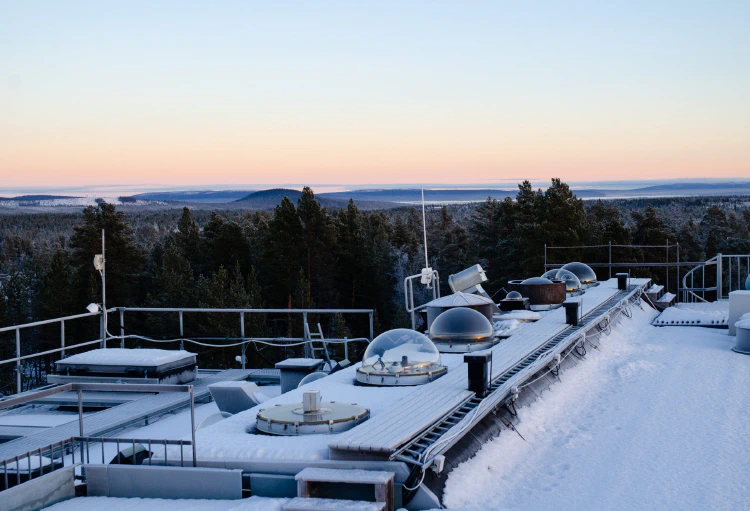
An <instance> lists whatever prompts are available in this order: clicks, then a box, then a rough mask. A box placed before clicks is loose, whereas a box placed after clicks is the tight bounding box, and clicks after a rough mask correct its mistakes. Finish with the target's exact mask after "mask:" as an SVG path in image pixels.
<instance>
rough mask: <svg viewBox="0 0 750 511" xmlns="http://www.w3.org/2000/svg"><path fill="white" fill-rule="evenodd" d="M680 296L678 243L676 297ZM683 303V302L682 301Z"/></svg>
mask: <svg viewBox="0 0 750 511" xmlns="http://www.w3.org/2000/svg"><path fill="white" fill-rule="evenodd" d="M679 296H680V242H679V241H678V242H677V297H678V298H679ZM683 301H684V300H683Z"/></svg>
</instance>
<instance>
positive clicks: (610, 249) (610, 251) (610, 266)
mask: <svg viewBox="0 0 750 511" xmlns="http://www.w3.org/2000/svg"><path fill="white" fill-rule="evenodd" d="M609 278H610V279H611V278H612V240H609Z"/></svg>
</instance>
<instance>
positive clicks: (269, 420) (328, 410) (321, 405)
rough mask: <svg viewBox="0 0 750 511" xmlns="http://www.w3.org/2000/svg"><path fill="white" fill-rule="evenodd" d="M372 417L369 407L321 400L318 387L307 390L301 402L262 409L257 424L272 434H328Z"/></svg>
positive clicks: (258, 428) (258, 429) (260, 429)
mask: <svg viewBox="0 0 750 511" xmlns="http://www.w3.org/2000/svg"><path fill="white" fill-rule="evenodd" d="M369 417H370V410H368V409H367V408H365V407H363V406H359V405H357V404H349V403H336V402H333V401H330V402H325V401H321V398H320V391H319V390H308V391H306V392H305V393H304V394H303V395H302V403H290V404H286V405H276V406H273V407H271V408H266V409H265V410H260V411H259V412H258V416H257V420H256V424H255V427H256V430H257V431H260V432H261V433H267V434H269V435H282V436H297V435H321V434H322V435H326V434H332V433H341V432H342V431H347V430H349V429H351V428H353V427H354V426H356V425H357V424H360V423H362V422H364V421H366V420H367V419H368V418H369Z"/></svg>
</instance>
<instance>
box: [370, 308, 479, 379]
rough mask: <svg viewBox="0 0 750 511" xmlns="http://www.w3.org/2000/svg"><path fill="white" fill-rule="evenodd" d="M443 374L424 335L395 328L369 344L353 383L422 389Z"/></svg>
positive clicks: (438, 358) (433, 349)
mask: <svg viewBox="0 0 750 511" xmlns="http://www.w3.org/2000/svg"><path fill="white" fill-rule="evenodd" d="M468 310H472V309H468ZM472 312H476V311H474V310H472ZM476 313H477V314H479V315H480V316H482V314H480V313H478V312H476ZM443 314H446V313H443ZM441 316H442V314H441ZM438 317H440V316H438ZM482 318H484V316H482ZM446 372H448V369H447V368H446V367H444V366H442V365H440V352H439V351H438V349H437V348H436V347H435V344H433V342H432V341H431V340H430V339H429V338H428V337H427V336H426V335H424V334H421V333H419V332H417V331H416V330H409V329H407V328H397V329H395V330H389V331H387V332H384V333H382V334H380V335H379V336H377V337H376V338H375V339H374V340H373V341H372V342H371V343H370V345H369V346H368V347H367V350H365V356H364V358H363V359H362V366H361V367H359V368H357V381H358V382H359V383H362V384H365V385H380V386H403V385H422V384H424V383H429V382H431V381H433V380H435V379H436V378H439V377H441V376H443V375H444V374H445V373H446Z"/></svg>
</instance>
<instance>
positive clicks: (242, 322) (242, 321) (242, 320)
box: [240, 312, 247, 369]
mask: <svg viewBox="0 0 750 511" xmlns="http://www.w3.org/2000/svg"><path fill="white" fill-rule="evenodd" d="M240 337H242V341H243V343H242V344H240V348H241V350H242V351H240V360H241V361H242V369H245V346H247V344H245V343H244V340H245V313H244V312H240Z"/></svg>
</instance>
